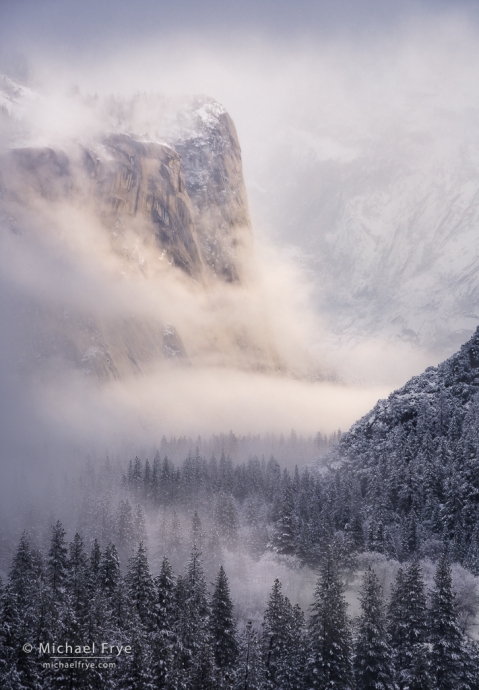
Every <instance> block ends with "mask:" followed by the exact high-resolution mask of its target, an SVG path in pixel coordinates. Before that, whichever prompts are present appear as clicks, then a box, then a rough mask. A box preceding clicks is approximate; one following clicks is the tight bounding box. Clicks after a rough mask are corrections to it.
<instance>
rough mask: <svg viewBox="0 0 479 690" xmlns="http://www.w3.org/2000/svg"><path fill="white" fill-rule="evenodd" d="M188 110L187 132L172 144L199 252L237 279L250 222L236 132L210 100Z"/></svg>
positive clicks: (226, 275)
mask: <svg viewBox="0 0 479 690" xmlns="http://www.w3.org/2000/svg"><path fill="white" fill-rule="evenodd" d="M193 113H194V127H193V128H192V131H190V132H189V133H188V134H187V135H186V136H185V137H184V138H179V139H178V140H177V141H175V142H174V147H175V149H176V150H177V151H178V152H179V154H180V155H181V165H182V169H183V171H184V174H185V182H186V188H187V191H188V195H189V197H190V199H191V201H192V204H193V207H194V210H195V218H196V227H197V230H198V236H199V241H200V246H201V251H202V255H203V256H204V258H205V261H206V263H207V264H208V266H209V267H210V268H211V269H212V270H213V271H214V273H215V274H216V275H218V276H220V277H223V278H224V279H226V280H227V281H235V280H239V279H240V274H241V268H240V261H238V258H239V257H240V256H241V254H242V253H243V252H244V251H246V252H248V251H250V249H251V247H250V242H251V225H250V219H249V213H248V202H247V197H246V189H245V186H244V181H243V171H242V163H241V149H240V145H239V141H238V135H237V133H236V129H235V126H234V123H233V121H232V119H231V118H230V116H229V115H228V113H227V112H226V111H225V110H224V109H223V108H221V106H219V105H218V104H217V103H215V102H214V101H207V102H206V103H203V104H202V105H201V107H200V108H197V109H194V110H193Z"/></svg>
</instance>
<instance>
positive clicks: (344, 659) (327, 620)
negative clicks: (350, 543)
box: [306, 546, 353, 690]
mask: <svg viewBox="0 0 479 690" xmlns="http://www.w3.org/2000/svg"><path fill="white" fill-rule="evenodd" d="M310 610H311V617H310V620H309V624H308V641H307V643H308V658H307V665H306V672H307V680H308V683H309V687H310V688H312V689H316V688H317V689H318V690H329V689H331V690H332V689H333V688H334V690H351V689H352V688H353V674H352V667H351V632H350V627H349V621H348V618H347V614H346V610H347V604H346V600H345V598H344V587H343V583H342V582H341V578H340V573H339V568H338V561H337V557H336V554H335V553H334V551H333V548H332V547H331V546H330V547H328V549H327V551H326V553H325V554H324V559H323V562H322V564H321V568H320V576H319V578H318V582H317V585H316V589H315V592H314V601H313V604H312V605H311V607H310Z"/></svg>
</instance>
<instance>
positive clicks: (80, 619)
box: [68, 534, 91, 636]
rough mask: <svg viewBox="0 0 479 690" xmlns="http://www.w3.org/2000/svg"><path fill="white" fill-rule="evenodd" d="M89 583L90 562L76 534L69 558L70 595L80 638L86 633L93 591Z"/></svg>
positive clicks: (76, 628) (76, 630)
mask: <svg viewBox="0 0 479 690" xmlns="http://www.w3.org/2000/svg"><path fill="white" fill-rule="evenodd" d="M89 585H90V581H89V568H88V560H87V557H86V554H85V550H84V545H83V540H82V538H81V537H80V535H79V534H75V537H74V539H73V542H72V543H71V544H70V548H69V558H68V593H69V595H70V596H69V604H70V606H71V608H72V611H73V615H74V618H75V624H76V625H75V633H76V635H78V636H81V634H82V633H83V632H84V631H85V626H86V621H87V619H88V609H89V605H90V598H91V591H90V587H89Z"/></svg>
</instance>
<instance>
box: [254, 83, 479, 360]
mask: <svg viewBox="0 0 479 690" xmlns="http://www.w3.org/2000/svg"><path fill="white" fill-rule="evenodd" d="M410 98H411V99H412V96H410ZM415 98H416V99H417V101H418V102H416V101H415V100H411V103H410V107H409V111H408V112H407V113H405V112H403V111H402V110H400V111H398V110H397V109H395V107H396V106H397V104H395V105H391V109H390V111H388V114H387V116H386V115H384V113H382V112H381V113H379V114H377V113H374V114H373V113H371V117H370V119H368V121H367V123H364V122H356V121H355V120H354V117H355V115H354V112H353V113H352V114H351V113H345V114H338V124H337V125H335V124H334V123H331V127H330V131H324V130H321V129H320V127H321V125H320V124H317V129H314V125H313V124H311V123H309V124H310V126H309V127H307V128H306V127H305V128H304V129H300V128H299V127H296V128H294V127H291V129H290V130H288V132H287V133H285V134H284V135H283V137H278V141H277V143H276V146H275V147H274V154H273V153H271V154H270V155H269V158H268V159H267V163H265V164H264V168H262V173H261V176H260V177H259V179H260V180H261V185H262V188H261V189H260V190H254V196H252V202H253V207H254V208H255V212H260V213H263V214H264V216H265V220H267V221H268V223H269V225H270V226H271V228H272V230H271V232H272V233H273V234H274V236H275V237H276V238H277V239H278V240H279V241H281V242H283V243H285V244H286V245H291V246H292V247H294V251H295V255H296V256H298V257H299V258H300V260H301V261H302V263H303V265H304V266H305V268H307V269H308V270H309V272H310V275H311V278H312V279H313V281H314V283H315V285H316V300H317V305H318V311H319V312H320V313H321V315H322V316H323V318H325V319H327V320H328V322H329V326H328V327H329V329H330V330H331V332H332V333H333V334H334V338H335V339H336V340H337V341H339V342H343V343H344V342H346V343H351V342H352V343H354V342H360V341H362V340H365V339H368V338H380V339H382V340H393V341H403V342H404V341H405V342H409V343H412V344H416V345H418V346H419V347H421V348H425V349H429V350H434V351H435V353H437V354H435V357H434V359H435V361H438V359H440V358H441V357H442V358H443V357H446V356H448V355H450V354H452V353H453V352H454V351H455V350H456V349H457V347H459V345H460V344H461V342H464V340H465V339H467V338H468V337H469V336H470V335H472V333H473V331H474V329H475V326H476V324H477V323H478V322H479V310H478V307H477V305H478V300H479V232H478V229H479V158H478V153H477V152H478V150H479V135H478V133H479V129H478V127H477V113H476V111H475V110H474V109H472V108H471V109H466V108H463V107H462V105H460V104H456V103H449V104H447V105H444V104H442V107H440V106H439V105H437V104H436V102H435V100H434V97H433V96H430V95H429V94H424V95H423V96H422V98H421V99H419V95H416V96H415ZM385 107H386V106H385ZM376 117H377V118H378V122H377V123H376V120H375V118H376ZM342 118H346V120H347V122H346V124H345V123H344V122H343V121H342ZM374 123H376V126H374ZM347 125H349V126H347ZM271 148H273V147H271ZM258 209H259V211H258ZM268 216H269V217H268ZM436 357H437V358H436Z"/></svg>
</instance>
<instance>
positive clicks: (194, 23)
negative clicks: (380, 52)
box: [0, 0, 479, 53]
mask: <svg viewBox="0 0 479 690" xmlns="http://www.w3.org/2000/svg"><path fill="white" fill-rule="evenodd" d="M451 11H452V12H454V13H466V14H467V15H468V17H469V19H472V18H474V19H475V20H477V16H478V14H479V6H478V3H477V2H476V1H475V0H296V1H294V2H293V1H291V0H259V1H258V0H241V1H239V0H207V1H205V0H168V1H166V2H165V1H164V0H137V1H136V2H132V1H131V0H83V1H82V2H77V0H2V1H1V2H0V16H1V22H0V37H1V42H2V44H3V45H4V46H8V47H10V48H12V47H13V48H19V49H21V50H28V49H29V48H31V47H32V46H35V48H40V47H41V48H44V49H45V48H48V49H51V50H55V51H56V50H58V49H60V50H62V51H63V50H65V49H67V51H68V52H70V51H71V52H72V53H75V52H78V51H80V52H81V51H82V50H84V49H100V50H101V49H103V48H105V46H106V47H109V48H110V47H113V46H114V45H115V44H116V45H118V42H120V43H122V42H124V41H132V40H134V41H138V40H141V39H142V38H148V37H150V36H152V35H155V36H158V37H164V36H170V35H171V33H172V32H184V31H185V30H188V31H191V30H197V31H200V32H202V33H203V34H204V36H205V40H206V39H207V37H208V34H209V33H210V32H213V33H214V32H216V31H220V32H224V31H225V30H226V31H227V32H229V31H234V32H240V33H242V32H250V31H251V30H254V31H257V32H259V33H261V34H268V35H273V36H282V37H287V36H288V35H289V36H292V35H295V34H296V33H298V32H299V33H300V34H302V35H304V34H306V35H310V36H316V37H318V38H321V37H322V38H324V37H327V36H328V35H330V34H331V33H344V34H347V35H354V34H357V33H365V34H366V35H367V34H368V33H369V32H370V31H372V32H380V31H385V30H386V31H387V30H388V29H390V28H391V27H393V26H394V25H396V24H397V23H401V22H404V21H414V19H415V18H416V17H417V16H418V15H424V14H426V15H431V16H433V15H438V14H442V13H448V12H451Z"/></svg>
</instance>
